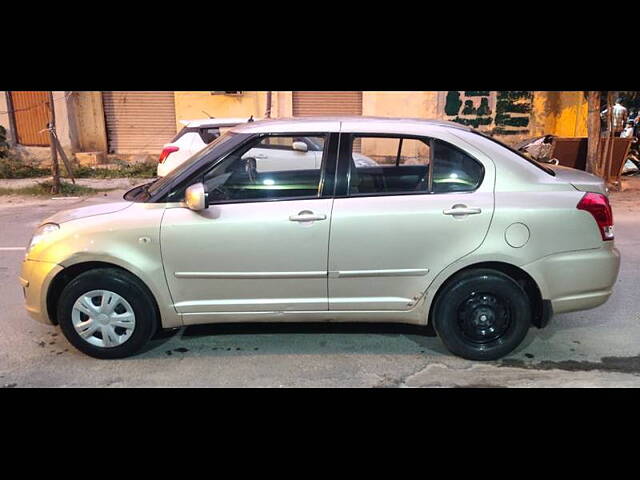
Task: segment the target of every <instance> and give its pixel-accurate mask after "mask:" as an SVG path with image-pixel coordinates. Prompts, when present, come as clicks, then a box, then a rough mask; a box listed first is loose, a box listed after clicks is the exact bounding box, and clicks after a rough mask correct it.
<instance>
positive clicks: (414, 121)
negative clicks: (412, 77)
mask: <svg viewBox="0 0 640 480" xmlns="http://www.w3.org/2000/svg"><path fill="white" fill-rule="evenodd" d="M406 126H412V127H414V128H420V127H434V126H436V127H447V128H455V129H459V130H467V131H469V130H471V128H469V127H466V126H464V125H460V124H459V123H454V122H447V121H444V120H431V119H424V118H391V117H361V116H357V117H347V116H342V117H294V118H283V119H267V120H262V121H255V122H251V123H246V124H242V125H238V126H236V127H235V128H233V129H232V130H231V131H232V132H236V133H287V132H291V133H296V132H304V131H307V132H339V131H341V130H344V131H347V130H349V131H356V132H357V131H376V130H377V131H380V132H381V133H384V132H385V131H387V130H388V131H390V132H392V131H394V130H397V129H398V128H399V127H406Z"/></svg>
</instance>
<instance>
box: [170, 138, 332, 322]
mask: <svg viewBox="0 0 640 480" xmlns="http://www.w3.org/2000/svg"><path fill="white" fill-rule="evenodd" d="M318 137H320V138H321V140H322V144H324V140H325V136H324V135H318ZM293 140H294V139H293V137H288V138H287V137H286V136H278V142H282V143H283V144H286V143H287V142H288V144H289V145H291V143H292V142H293ZM274 143H276V141H275V140H274V138H273V137H272V136H263V137H261V138H259V139H257V140H256V142H253V143H250V144H248V145H244V146H243V147H241V148H240V149H239V150H238V151H236V152H234V153H232V154H231V155H229V156H228V157H227V158H226V159H225V160H223V161H222V162H221V163H220V164H218V165H217V166H215V167H214V168H213V169H212V170H210V171H209V172H208V173H205V174H204V176H203V179H202V180H203V182H204V184H205V187H206V188H207V191H208V192H209V199H210V203H211V206H210V207H209V208H208V209H206V210H204V211H202V212H194V211H191V210H189V209H188V208H184V207H175V208H168V209H167V210H166V212H165V215H164V218H163V221H162V230H161V244H162V258H163V262H164V266H165V275H166V277H167V282H168V284H169V288H170V291H171V295H172V298H173V301H174V303H175V306H176V309H177V310H178V311H179V312H180V313H184V314H195V315H196V316H197V315H198V314H206V313H215V312H261V311H264V312H274V311H285V310H286V311H297V310H300V311H309V310H320V311H322V310H325V311H326V310H327V309H328V294H327V250H328V245H329V226H330V221H331V218H330V217H331V204H332V200H331V198H330V196H326V197H325V196H323V193H322V185H323V182H322V180H321V179H322V177H323V175H324V173H325V172H324V164H325V163H326V157H328V154H327V155H325V157H324V159H323V165H317V166H315V165H307V166H306V167H305V168H304V169H303V168H300V165H298V164H297V163H296V162H297V161H298V160H301V159H302V157H293V158H292V157H290V156H289V155H290V152H287V153H286V155H283V158H281V159H277V158H275V157H276V156H277V149H270V152H271V153H270V155H271V156H272V158H273V160H274V162H275V164H277V166H278V167H277V169H273V168H269V169H266V171H265V170H263V169H261V168H260V165H259V164H258V165H257V166H256V165H251V164H250V163H249V162H248V161H247V155H246V153H247V152H249V151H250V150H252V149H259V148H260V147H262V146H264V145H272V144H274ZM334 154H335V152H334Z"/></svg>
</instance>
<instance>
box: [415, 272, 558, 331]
mask: <svg viewBox="0 0 640 480" xmlns="http://www.w3.org/2000/svg"><path fill="white" fill-rule="evenodd" d="M480 268H488V269H491V270H496V271H498V272H501V273H503V274H505V275H507V276H508V277H510V278H511V279H513V280H514V281H515V282H516V283H518V285H520V286H521V287H522V289H523V290H524V291H525V293H526V294H527V297H529V301H530V302H531V306H532V309H533V312H532V313H533V317H532V323H533V325H534V326H536V327H537V328H543V327H545V326H546V324H547V323H548V320H549V317H550V315H551V312H550V310H549V309H550V302H549V301H547V300H544V299H543V298H542V293H541V292H540V287H539V286H538V284H537V283H536V281H535V280H534V279H533V277H532V276H531V275H529V274H528V273H527V272H525V271H524V270H523V269H522V268H520V267H517V266H516V265H513V264H510V263H507V262H500V261H484V262H478V263H473V264H471V265H466V266H464V267H462V268H460V269H458V270H456V271H455V272H453V273H452V274H450V275H449V276H448V277H447V279H446V280H445V281H444V282H442V284H441V285H440V286H439V287H438V290H437V291H436V293H435V295H434V296H433V301H432V302H431V305H430V306H429V316H428V322H427V323H428V325H430V326H431V327H433V312H434V310H435V306H436V303H437V302H438V299H439V297H440V295H441V294H442V292H443V291H444V290H445V289H446V288H447V287H448V286H449V285H450V284H451V282H452V281H453V280H454V279H455V277H456V276H457V275H459V274H460V273H462V272H466V271H469V270H474V269H480Z"/></svg>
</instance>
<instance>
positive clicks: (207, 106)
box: [175, 92, 267, 130]
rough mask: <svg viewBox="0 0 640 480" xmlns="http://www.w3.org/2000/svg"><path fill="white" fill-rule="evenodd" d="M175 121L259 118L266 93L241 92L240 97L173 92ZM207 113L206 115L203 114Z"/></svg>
mask: <svg viewBox="0 0 640 480" xmlns="http://www.w3.org/2000/svg"><path fill="white" fill-rule="evenodd" d="M175 100H176V121H177V122H178V125H177V126H178V130H179V129H180V128H182V125H181V124H180V120H197V119H202V118H207V114H209V115H211V116H212V117H247V118H248V117H250V116H251V115H253V116H254V117H256V118H261V117H263V116H264V114H265V110H266V106H267V95H266V92H243V93H242V95H237V96H235V95H212V94H211V92H175ZM204 112H207V113H204Z"/></svg>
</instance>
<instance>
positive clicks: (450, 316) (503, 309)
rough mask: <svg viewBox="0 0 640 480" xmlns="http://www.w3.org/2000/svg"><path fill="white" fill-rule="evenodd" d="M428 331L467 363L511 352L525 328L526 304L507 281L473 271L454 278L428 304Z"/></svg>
mask: <svg viewBox="0 0 640 480" xmlns="http://www.w3.org/2000/svg"><path fill="white" fill-rule="evenodd" d="M433 314H434V317H433V319H434V327H435V330H436V332H437V334H438V336H439V337H440V338H441V339H442V342H443V343H444V345H445V346H446V347H447V349H448V350H449V351H450V352H451V353H453V354H455V355H458V356H460V357H462V358H466V359H468V360H481V361H484V360H497V359H499V358H501V357H504V356H505V355H507V354H509V353H510V352H512V351H513V350H514V349H515V348H516V347H517V346H518V345H520V343H521V342H522V340H524V337H525V336H526V335H527V332H528V331H529V327H530V325H531V316H532V315H531V303H530V301H529V297H528V296H527V294H526V292H525V291H524V290H523V289H522V287H520V285H518V283H516V282H515V280H513V279H512V278H511V277H509V276H508V275H505V274H504V273H501V272H498V271H496V270H491V269H475V270H469V271H466V272H463V273H461V274H459V275H457V276H456V277H454V278H453V279H452V280H451V281H450V282H449V283H448V285H447V286H446V287H445V289H444V290H443V291H442V292H441V293H440V295H439V296H438V299H437V300H436V304H435V305H434V311H433Z"/></svg>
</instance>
